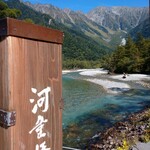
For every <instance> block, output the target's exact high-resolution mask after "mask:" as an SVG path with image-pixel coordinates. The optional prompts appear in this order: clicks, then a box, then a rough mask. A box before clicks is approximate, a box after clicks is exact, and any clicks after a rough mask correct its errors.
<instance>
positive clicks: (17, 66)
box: [0, 36, 62, 150]
mask: <svg viewBox="0 0 150 150" xmlns="http://www.w3.org/2000/svg"><path fill="white" fill-rule="evenodd" d="M61 49H62V44H60V43H51V42H47V41H46V42H44V41H39V40H37V41H35V39H27V38H22V37H14V36H1V37H0V109H4V110H15V111H16V114H17V116H16V125H15V126H12V127H10V128H7V129H5V128H2V127H0V150H34V149H35V145H36V144H41V143H42V142H43V141H46V146H47V147H48V148H51V150H62V109H61V108H60V103H61V98H62V73H61V72H62V63H61V62H62V58H61V57H62V51H61ZM46 87H51V92H50V96H49V109H48V111H47V112H45V113H43V112H42V110H43V107H41V108H39V110H38V112H37V115H42V116H43V117H44V118H46V119H48V122H47V123H46V124H45V126H44V129H43V131H44V132H45V133H46V137H44V138H41V139H37V134H36V133H35V132H33V133H32V134H29V131H30V130H31V129H32V128H33V127H34V125H35V123H36V121H37V115H34V114H33V113H32V112H31V111H32V108H33V105H32V104H31V103H30V101H29V99H31V98H34V99H37V96H36V95H35V94H34V93H32V91H31V88H36V89H37V90H38V92H40V91H41V90H43V89H44V88H46ZM2 143H3V144H2Z"/></svg>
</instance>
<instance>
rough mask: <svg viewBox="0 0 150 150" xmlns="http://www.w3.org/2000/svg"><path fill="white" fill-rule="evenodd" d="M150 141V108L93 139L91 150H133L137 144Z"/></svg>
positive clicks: (90, 144) (131, 116)
mask: <svg viewBox="0 0 150 150" xmlns="http://www.w3.org/2000/svg"><path fill="white" fill-rule="evenodd" d="M149 141H150V108H146V109H145V110H143V111H141V112H138V113H135V114H133V115H130V116H129V117H128V119H127V120H126V121H124V122H118V123H116V124H115V125H114V126H113V127H111V128H109V129H107V130H106V131H105V132H103V133H99V134H97V135H95V136H93V137H92V139H91V140H90V142H89V148H88V149H90V150H97V149H100V150H132V149H133V147H134V146H135V145H136V143H137V142H143V143H147V142H149Z"/></svg>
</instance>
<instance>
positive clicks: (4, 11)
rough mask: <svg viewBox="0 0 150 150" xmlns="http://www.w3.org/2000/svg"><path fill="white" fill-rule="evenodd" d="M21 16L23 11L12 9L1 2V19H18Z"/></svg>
mask: <svg viewBox="0 0 150 150" xmlns="http://www.w3.org/2000/svg"><path fill="white" fill-rule="evenodd" d="M20 15H21V11H20V10H18V9H10V8H9V7H8V5H7V4H6V3H4V2H3V1H0V18H6V17H10V18H18V17H19V16H20Z"/></svg>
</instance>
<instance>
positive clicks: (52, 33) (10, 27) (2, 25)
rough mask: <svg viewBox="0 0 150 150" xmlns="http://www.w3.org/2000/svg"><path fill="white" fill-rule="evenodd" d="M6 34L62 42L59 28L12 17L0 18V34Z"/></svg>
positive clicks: (61, 33)
mask: <svg viewBox="0 0 150 150" xmlns="http://www.w3.org/2000/svg"><path fill="white" fill-rule="evenodd" d="M6 35H11V36H17V37H22V38H27V39H34V40H38V41H45V42H51V43H57V44H62V43H63V32H61V31H59V30H54V29H51V28H46V27H42V26H38V25H35V24H31V23H26V22H23V21H20V20H16V19H12V18H6V19H2V20H0V36H6Z"/></svg>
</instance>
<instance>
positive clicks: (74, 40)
mask: <svg viewBox="0 0 150 150" xmlns="http://www.w3.org/2000/svg"><path fill="white" fill-rule="evenodd" d="M4 2H6V3H7V5H8V6H9V7H10V8H17V9H20V10H21V12H22V15H21V17H20V18H19V19H21V20H23V19H25V18H31V19H32V20H33V21H34V22H35V23H36V24H39V25H43V26H46V27H51V28H54V29H59V30H61V31H63V32H64V35H65V36H64V42H63V59H64V60H68V59H76V60H89V61H90V60H98V59H99V58H100V57H102V56H103V55H104V54H106V53H107V52H108V51H110V49H109V48H108V47H106V46H104V45H103V44H101V43H98V42H96V41H95V40H93V39H92V38H90V37H89V36H86V35H85V34H83V33H82V32H80V31H78V30H74V29H71V28H68V27H67V26H65V25H64V24H62V23H60V22H58V21H57V20H55V19H53V18H52V17H51V16H50V15H47V14H43V13H41V12H37V11H36V10H34V9H32V8H31V7H29V6H27V5H25V4H24V3H22V1H20V0H7V1H4Z"/></svg>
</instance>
